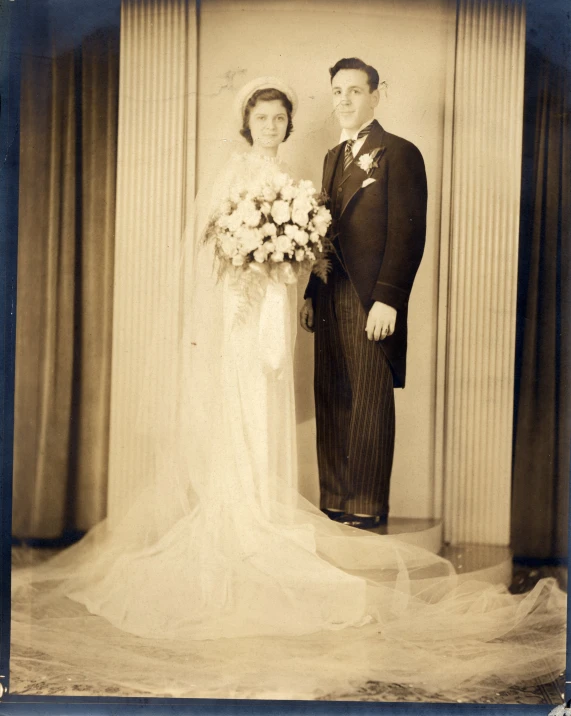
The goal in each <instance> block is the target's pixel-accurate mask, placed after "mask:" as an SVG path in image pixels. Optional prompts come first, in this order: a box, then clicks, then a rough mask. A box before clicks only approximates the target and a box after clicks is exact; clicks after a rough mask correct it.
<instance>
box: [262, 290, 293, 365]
mask: <svg viewBox="0 0 571 716" xmlns="http://www.w3.org/2000/svg"><path fill="white" fill-rule="evenodd" d="M288 331H289V303H288V297H287V287H286V285H285V284H284V283H278V282H276V281H273V280H271V279H270V280H269V281H268V282H267V285H266V292H265V294H264V297H263V299H262V302H261V305H260V324H259V334H258V341H259V347H260V355H261V359H262V364H263V366H264V368H265V369H266V370H267V371H268V372H271V371H279V370H281V369H282V368H283V366H284V361H285V357H286V343H287V340H288Z"/></svg>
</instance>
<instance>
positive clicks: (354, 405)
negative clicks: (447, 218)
mask: <svg viewBox="0 0 571 716" xmlns="http://www.w3.org/2000/svg"><path fill="white" fill-rule="evenodd" d="M329 73H330V75H331V90H332V94H333V107H334V110H335V114H336V115H337V118H338V120H339V124H340V125H341V128H342V132H341V139H340V144H338V145H337V146H336V147H334V148H333V149H332V150H330V151H329V152H328V154H327V156H326V157H325V164H324V170H323V189H324V190H325V192H326V193H327V195H328V197H329V209H330V210H331V214H332V217H333V222H332V230H331V239H332V244H333V251H332V255H331V259H332V261H331V263H332V268H331V272H330V274H329V276H328V279H327V282H326V283H323V282H322V281H321V280H320V279H319V278H318V277H317V276H316V275H315V274H312V275H311V278H310V280H309V284H308V286H307V289H306V292H305V303H304V305H303V307H302V309H301V313H300V320H301V325H302V327H303V328H305V329H306V330H308V331H311V332H315V384H314V389H315V409H316V422H317V457H318V464H319V480H320V488H321V509H322V510H323V511H324V512H325V513H326V514H327V515H329V517H331V518H332V519H334V520H338V521H342V522H345V523H346V524H351V525H353V526H355V527H360V528H363V529H368V528H373V527H376V526H378V525H380V524H384V523H386V520H387V516H388V512H389V483H390V477H391V469H392V462H393V452H394V440H395V407H394V390H393V389H394V388H395V387H402V388H404V384H405V371H406V347H407V307H408V300H409V296H410V292H411V289H412V284H413V281H414V278H415V275H416V272H417V269H418V266H419V264H420V260H421V258H422V253H423V250H424V241H425V233H426V200H427V189H426V173H425V170H424V162H423V159H422V156H421V154H420V152H419V151H418V149H417V148H416V147H415V146H414V145H413V144H411V143H410V142H408V141H406V140H405V139H401V138H400V137H397V136H395V135H394V134H389V133H388V132H386V131H385V130H384V129H383V128H382V127H381V125H380V124H379V123H378V122H377V121H376V120H375V119H374V111H375V107H376V106H377V104H378V102H379V90H378V87H379V74H378V72H377V71H376V70H375V69H374V68H373V67H371V66H370V65H367V64H365V63H364V62H363V61H361V60H359V59H356V58H350V59H342V60H339V62H337V64H336V65H335V66H334V67H332V68H331V69H330V70H329Z"/></svg>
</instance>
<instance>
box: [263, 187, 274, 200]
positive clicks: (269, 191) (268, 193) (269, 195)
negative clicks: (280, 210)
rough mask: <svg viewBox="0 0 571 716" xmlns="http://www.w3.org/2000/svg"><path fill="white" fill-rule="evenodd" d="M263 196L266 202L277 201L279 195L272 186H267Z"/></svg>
mask: <svg viewBox="0 0 571 716" xmlns="http://www.w3.org/2000/svg"><path fill="white" fill-rule="evenodd" d="M262 196H263V197H264V199H265V200H266V201H275V200H276V196H277V194H276V192H275V191H274V189H273V188H272V187H271V186H267V185H266V186H265V187H264V189H263V191H262Z"/></svg>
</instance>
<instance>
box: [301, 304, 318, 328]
mask: <svg viewBox="0 0 571 716" xmlns="http://www.w3.org/2000/svg"><path fill="white" fill-rule="evenodd" d="M299 322H300V323H301V327H302V328H303V330H304V331H308V332H309V333H313V331H314V326H313V299H311V298H306V299H305V303H304V304H303V306H302V307H301V311H300V312H299Z"/></svg>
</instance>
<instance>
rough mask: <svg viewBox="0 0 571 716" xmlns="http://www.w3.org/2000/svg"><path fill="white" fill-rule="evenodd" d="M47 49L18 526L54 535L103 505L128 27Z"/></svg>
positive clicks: (28, 116)
mask: <svg viewBox="0 0 571 716" xmlns="http://www.w3.org/2000/svg"><path fill="white" fill-rule="evenodd" d="M38 10H40V8H38ZM36 20H37V21H38V19H37V17H36ZM38 22H39V21H38ZM44 35H45V31H44ZM38 47H39V46H38V45H37V44H35V45H34V46H33V48H31V51H30V52H27V53H24V56H23V59H22V89H21V150H20V205H19V217H20V218H19V235H18V242H19V259H18V290H17V339H16V387H15V415H14V420H15V426H14V429H15V436H14V493H13V495H14V496H13V533H14V535H15V536H17V537H21V538H25V537H34V538H49V539H53V538H60V537H61V536H62V535H65V533H66V532H73V531H83V530H86V529H88V528H89V527H91V526H92V525H93V524H95V523H96V522H98V521H99V520H100V519H101V518H103V517H104V516H105V512H106V483H107V458H108V441H109V392H110V370H111V328H112V292H113V255H114V224H115V172H116V154H117V112H118V80H119V77H118V75H119V72H118V67H119V30H118V27H109V28H106V29H99V30H97V31H96V32H93V33H92V34H90V35H89V36H88V37H86V38H85V39H83V40H82V42H81V43H80V45H77V46H76V47H74V48H73V49H68V50H66V51H63V52H61V51H59V52H58V51H57V50H54V46H53V43H52V45H51V46H49V47H44V48H40V49H39V50H38Z"/></svg>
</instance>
